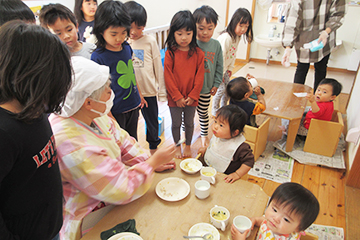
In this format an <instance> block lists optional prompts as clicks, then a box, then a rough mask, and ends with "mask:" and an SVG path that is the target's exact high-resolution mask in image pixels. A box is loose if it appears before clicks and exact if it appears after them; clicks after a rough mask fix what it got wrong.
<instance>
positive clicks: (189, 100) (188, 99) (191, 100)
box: [185, 97, 195, 106]
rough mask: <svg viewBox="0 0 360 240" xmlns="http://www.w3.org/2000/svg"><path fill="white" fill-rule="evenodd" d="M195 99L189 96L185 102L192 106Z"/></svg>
mask: <svg viewBox="0 0 360 240" xmlns="http://www.w3.org/2000/svg"><path fill="white" fill-rule="evenodd" d="M194 101H195V100H194V99H192V98H190V97H188V98H187V99H185V104H186V105H187V106H190V105H191V104H193V103H194Z"/></svg>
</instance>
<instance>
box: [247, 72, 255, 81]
mask: <svg viewBox="0 0 360 240" xmlns="http://www.w3.org/2000/svg"><path fill="white" fill-rule="evenodd" d="M251 78H255V77H254V76H253V75H251V74H249V73H248V74H246V79H247V80H249V79H251Z"/></svg>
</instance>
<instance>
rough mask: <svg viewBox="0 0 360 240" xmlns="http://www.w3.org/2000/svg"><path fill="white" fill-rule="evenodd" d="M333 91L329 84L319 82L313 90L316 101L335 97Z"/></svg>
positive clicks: (328, 100) (326, 100)
mask: <svg viewBox="0 0 360 240" xmlns="http://www.w3.org/2000/svg"><path fill="white" fill-rule="evenodd" d="M332 93H333V87H332V86H331V85H330V84H321V85H319V86H318V87H317V89H316V92H315V101H316V102H330V101H332V100H334V99H335V98H336V96H335V95H333V94H332Z"/></svg>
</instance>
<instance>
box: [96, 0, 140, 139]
mask: <svg viewBox="0 0 360 240" xmlns="http://www.w3.org/2000/svg"><path fill="white" fill-rule="evenodd" d="M130 26H131V19H130V16H129V14H128V13H127V11H126V7H125V6H124V4H123V3H122V2H119V1H112V0H110V1H104V2H102V3H101V4H100V5H99V8H98V9H97V11H96V13H95V25H94V34H95V37H96V38H97V43H96V46H97V48H96V50H95V51H94V52H93V53H92V55H91V60H93V61H95V62H97V63H98V64H100V65H106V66H108V67H109V68H110V75H111V89H112V90H113V91H114V93H115V99H114V105H113V107H112V109H111V113H112V115H113V116H114V118H115V119H116V121H117V122H118V123H119V125H120V127H121V128H123V129H125V130H126V131H127V132H128V133H129V134H130V136H132V137H134V138H135V139H136V140H137V126H138V120H139V107H142V106H143V105H144V104H145V102H144V98H142V97H141V93H140V91H139V89H138V87H137V84H136V80H135V74H134V68H133V62H132V55H133V51H132V49H131V47H130V45H129V44H128V43H127V42H126V38H127V37H128V35H129V30H130Z"/></svg>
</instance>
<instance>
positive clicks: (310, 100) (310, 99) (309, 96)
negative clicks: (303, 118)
mask: <svg viewBox="0 0 360 240" xmlns="http://www.w3.org/2000/svg"><path fill="white" fill-rule="evenodd" d="M306 98H307V99H308V100H309V102H311V103H313V102H314V101H315V95H314V94H312V93H308V94H307V95H306Z"/></svg>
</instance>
